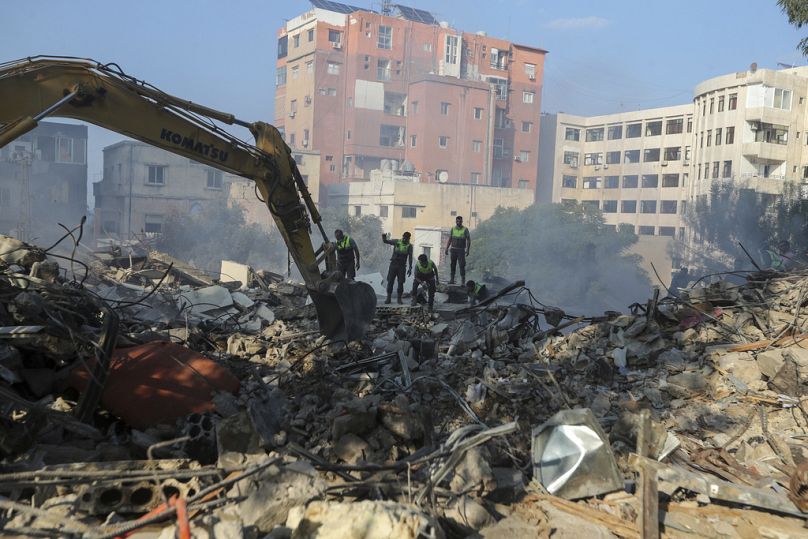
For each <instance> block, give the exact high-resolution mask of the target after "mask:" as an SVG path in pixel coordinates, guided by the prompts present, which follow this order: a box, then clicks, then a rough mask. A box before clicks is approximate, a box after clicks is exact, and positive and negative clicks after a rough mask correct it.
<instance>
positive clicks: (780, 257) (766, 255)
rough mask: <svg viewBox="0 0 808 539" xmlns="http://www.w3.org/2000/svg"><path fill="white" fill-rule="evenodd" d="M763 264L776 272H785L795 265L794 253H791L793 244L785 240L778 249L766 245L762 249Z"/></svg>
mask: <svg viewBox="0 0 808 539" xmlns="http://www.w3.org/2000/svg"><path fill="white" fill-rule="evenodd" d="M760 254H761V258H762V259H763V264H764V265H765V266H766V268H767V269H771V270H775V271H785V270H787V269H789V268H790V267H791V266H792V265H793V260H792V259H793V257H794V253H792V252H791V244H790V243H789V242H788V241H786V240H783V241H781V242H780V243H778V244H777V247H771V246H770V245H766V246H764V247H763V248H761V249H760Z"/></svg>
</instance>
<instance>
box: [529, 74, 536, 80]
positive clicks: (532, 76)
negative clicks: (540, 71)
mask: <svg viewBox="0 0 808 539" xmlns="http://www.w3.org/2000/svg"><path fill="white" fill-rule="evenodd" d="M527 78H529V79H530V80H536V75H528V76H527Z"/></svg>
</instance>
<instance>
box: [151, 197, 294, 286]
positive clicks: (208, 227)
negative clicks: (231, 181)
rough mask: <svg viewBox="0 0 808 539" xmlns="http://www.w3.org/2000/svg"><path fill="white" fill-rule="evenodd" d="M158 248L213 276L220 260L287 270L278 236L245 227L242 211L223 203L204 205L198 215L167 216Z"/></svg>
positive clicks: (260, 267)
mask: <svg viewBox="0 0 808 539" xmlns="http://www.w3.org/2000/svg"><path fill="white" fill-rule="evenodd" d="M157 248H158V249H159V250H161V251H164V252H166V253H168V254H170V255H172V256H174V257H176V258H179V259H180V260H183V261H186V262H188V263H190V264H192V265H194V266H195V267H197V268H199V269H202V270H205V271H209V272H211V273H212V274H216V272H218V271H219V268H220V265H221V261H222V260H233V261H235V262H240V263H242V264H250V265H252V266H253V267H255V268H256V269H270V270H273V271H278V272H283V271H285V268H286V259H287V251H286V245H285V244H284V242H283V238H282V237H281V235H280V233H278V232H277V231H275V233H274V234H267V233H266V232H265V231H264V230H262V229H261V227H259V226H258V225H256V224H247V223H246V222H245V220H244V212H243V211H242V209H241V208H239V207H238V206H235V207H228V206H227V204H226V202H225V201H215V202H211V203H209V204H206V205H205V206H204V207H203V209H202V211H200V212H199V213H197V214H193V215H188V214H180V213H175V214H172V215H170V216H169V217H168V219H167V220H166V222H165V224H164V226H163V234H162V236H161V237H160V239H159V241H158V243H157Z"/></svg>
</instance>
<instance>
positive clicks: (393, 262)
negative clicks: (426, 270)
mask: <svg viewBox="0 0 808 539" xmlns="http://www.w3.org/2000/svg"><path fill="white" fill-rule="evenodd" d="M382 241H383V242H384V243H386V244H387V245H392V246H393V256H391V257H390V267H389V268H388V270H387V299H386V300H385V301H384V303H385V304H389V303H390V300H391V298H392V296H393V281H395V280H396V279H398V288H397V289H396V292H397V293H398V299H397V303H398V304H399V305H401V304H402V303H403V302H402V301H401V296H402V295H404V268H405V267H408V269H407V275H412V244H411V243H410V233H409V232H405V233H404V234H402V235H401V239H400V240H388V239H387V236H386V235H385V234H382Z"/></svg>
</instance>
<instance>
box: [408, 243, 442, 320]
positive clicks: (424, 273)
mask: <svg viewBox="0 0 808 539" xmlns="http://www.w3.org/2000/svg"><path fill="white" fill-rule="evenodd" d="M438 281H439V279H438V267H437V266H436V265H435V263H434V262H432V261H431V260H430V259H429V257H428V256H426V255H425V254H423V255H418V261H417V262H416V263H415V275H414V276H413V279H412V304H413V305H416V304H417V303H418V301H417V297H418V286H419V285H424V286H425V287H426V289H427V293H428V296H427V297H428V298H429V302H428V305H429V310H430V311H431V310H432V306H433V305H434V304H435V287H436V286H437V284H438Z"/></svg>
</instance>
